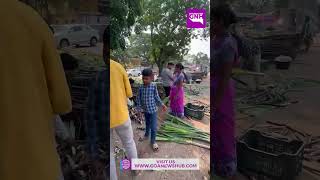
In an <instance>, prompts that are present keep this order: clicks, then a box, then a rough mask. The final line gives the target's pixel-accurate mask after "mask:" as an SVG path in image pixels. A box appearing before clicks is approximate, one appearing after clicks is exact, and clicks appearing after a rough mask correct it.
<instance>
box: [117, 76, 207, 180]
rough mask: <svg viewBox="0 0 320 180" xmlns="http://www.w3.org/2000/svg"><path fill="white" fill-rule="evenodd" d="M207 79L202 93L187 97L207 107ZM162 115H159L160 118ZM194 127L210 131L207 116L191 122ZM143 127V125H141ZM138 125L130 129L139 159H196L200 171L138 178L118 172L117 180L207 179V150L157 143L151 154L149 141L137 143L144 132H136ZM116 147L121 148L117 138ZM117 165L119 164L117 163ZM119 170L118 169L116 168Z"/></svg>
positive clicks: (153, 173) (150, 173) (148, 174)
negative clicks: (157, 148)
mask: <svg viewBox="0 0 320 180" xmlns="http://www.w3.org/2000/svg"><path fill="white" fill-rule="evenodd" d="M209 81H210V80H209V78H207V79H205V80H204V81H203V82H202V83H201V84H200V86H203V88H201V89H202V90H203V91H202V92H201V94H200V95H198V96H189V97H190V99H196V100H197V101H201V102H203V103H205V104H208V105H209V102H210V89H209ZM161 116H162V115H161V114H160V117H161ZM188 121H189V122H191V123H193V124H194V126H195V127H198V128H200V129H203V130H205V131H207V132H209V131H210V119H209V116H205V117H204V119H203V120H201V121H197V120H191V119H188ZM143 126H144V125H143ZM137 127H141V125H140V124H138V123H136V122H133V125H132V128H133V130H134V138H135V142H136V145H137V149H138V156H139V158H189V159H192V158H198V159H199V161H200V170H197V171H143V172H142V173H141V174H140V175H139V176H136V177H132V176H131V173H129V172H120V171H118V177H119V180H131V179H136V180H151V179H152V180H206V179H209V168H210V151H209V150H208V149H204V148H200V147H196V146H192V145H182V144H177V143H168V142H158V144H159V151H158V152H156V153H155V152H153V150H152V148H151V146H150V143H149V141H144V142H139V140H138V139H139V137H141V136H143V134H144V132H143V131H141V130H138V129H137ZM116 145H118V146H119V147H121V143H120V142H119V140H118V138H117V141H116ZM118 164H119V162H118ZM118 169H119V168H118Z"/></svg>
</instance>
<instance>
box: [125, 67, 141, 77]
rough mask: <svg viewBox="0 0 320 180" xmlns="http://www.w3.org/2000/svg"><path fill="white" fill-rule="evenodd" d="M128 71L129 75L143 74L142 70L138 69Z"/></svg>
mask: <svg viewBox="0 0 320 180" xmlns="http://www.w3.org/2000/svg"><path fill="white" fill-rule="evenodd" d="M127 73H128V76H133V77H138V76H141V71H140V70H138V69H129V70H128V71H127Z"/></svg>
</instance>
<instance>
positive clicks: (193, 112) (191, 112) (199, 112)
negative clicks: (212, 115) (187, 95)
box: [184, 103, 204, 120]
mask: <svg viewBox="0 0 320 180" xmlns="http://www.w3.org/2000/svg"><path fill="white" fill-rule="evenodd" d="M184 113H185V115H186V116H189V117H192V118H195V119H198V120H202V119H203V117H204V106H198V105H193V104H191V103H188V104H186V105H185V107H184Z"/></svg>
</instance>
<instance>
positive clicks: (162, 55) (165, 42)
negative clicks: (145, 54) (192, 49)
mask: <svg viewBox="0 0 320 180" xmlns="http://www.w3.org/2000/svg"><path fill="white" fill-rule="evenodd" d="M188 8H197V9H206V10H207V11H206V12H207V14H206V18H207V26H209V18H210V17H209V15H208V13H209V1H207V0H197V1H182V0H176V1H163V0H145V1H144V4H143V10H144V11H143V15H142V16H141V17H139V18H138V20H137V23H136V25H135V32H136V33H137V34H139V33H141V32H143V31H145V32H146V31H147V32H150V39H151V58H152V59H153V61H154V62H155V63H156V64H157V65H158V68H159V70H160V71H161V70H162V67H163V66H164V65H165V64H166V63H167V62H168V61H170V59H177V60H179V59H182V58H183V56H184V55H186V54H187V53H188V45H189V44H190V42H191V39H192V38H200V37H202V38H207V37H208V35H209V33H208V32H209V31H208V28H206V29H203V30H198V31H196V30H195V29H187V27H186V10H187V9H188Z"/></svg>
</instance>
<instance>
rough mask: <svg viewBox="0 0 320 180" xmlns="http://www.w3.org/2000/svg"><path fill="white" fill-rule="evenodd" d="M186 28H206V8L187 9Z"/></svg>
mask: <svg viewBox="0 0 320 180" xmlns="http://www.w3.org/2000/svg"><path fill="white" fill-rule="evenodd" d="M187 28H206V10H205V9H187Z"/></svg>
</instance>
